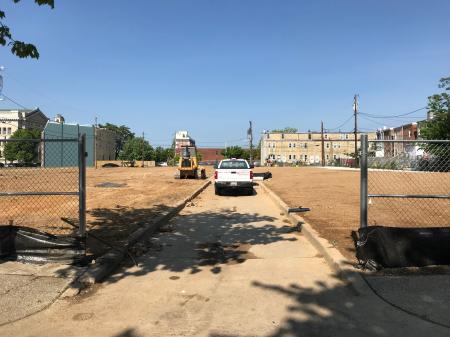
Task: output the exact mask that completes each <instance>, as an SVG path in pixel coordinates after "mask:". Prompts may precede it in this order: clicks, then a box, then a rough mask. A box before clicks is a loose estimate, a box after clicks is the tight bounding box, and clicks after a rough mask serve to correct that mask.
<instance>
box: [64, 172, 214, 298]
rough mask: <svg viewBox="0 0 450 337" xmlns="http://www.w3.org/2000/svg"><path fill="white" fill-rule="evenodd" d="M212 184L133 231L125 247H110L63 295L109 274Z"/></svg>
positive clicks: (74, 293) (206, 184)
mask: <svg viewBox="0 0 450 337" xmlns="http://www.w3.org/2000/svg"><path fill="white" fill-rule="evenodd" d="M210 184H211V179H208V180H207V181H206V182H205V183H204V184H203V185H202V186H200V187H199V188H198V189H197V190H195V192H194V193H192V194H191V195H190V196H189V197H187V198H185V199H184V200H183V201H181V202H179V203H178V204H177V205H176V206H175V207H173V208H172V209H171V210H170V211H166V212H162V213H161V215H159V216H158V217H156V218H155V219H154V221H153V222H152V223H151V224H147V225H145V226H143V227H141V228H139V229H137V230H136V231H134V232H133V233H131V234H130V236H129V237H128V240H127V243H126V244H125V246H124V248H125V249H123V250H120V251H119V250H118V249H110V250H108V251H107V252H106V253H105V254H103V255H102V256H100V257H99V258H97V259H96V261H95V263H94V264H92V265H90V266H89V267H88V269H87V270H86V271H85V272H84V273H83V274H82V275H81V276H80V277H78V278H77V279H76V280H75V281H74V282H73V285H72V288H70V287H69V289H67V290H66V291H65V292H64V293H63V294H62V296H63V297H64V296H69V297H70V296H74V295H77V294H78V292H79V291H80V290H81V289H82V288H84V287H86V286H90V285H92V284H95V283H98V282H100V281H102V280H103V279H105V278H106V277H107V276H109V275H110V274H111V273H112V272H113V271H114V270H115V269H116V268H117V267H118V266H119V264H120V263H121V262H122V260H123V259H124V258H125V256H126V255H127V254H126V250H127V249H128V248H129V247H131V246H133V245H134V244H135V243H136V242H138V241H139V240H140V239H141V238H142V237H143V236H144V235H148V234H153V233H154V232H156V231H157V230H158V228H159V227H161V225H162V224H164V223H166V222H167V221H168V220H170V219H171V218H172V217H173V216H175V215H176V214H178V213H179V212H180V211H181V210H182V209H183V208H184V207H185V206H186V204H187V203H188V202H189V201H191V200H193V199H194V198H196V197H197V196H198V195H199V194H200V193H201V192H203V191H204V190H205V189H206V188H207V187H208V186H209V185H210Z"/></svg>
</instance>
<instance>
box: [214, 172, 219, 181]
mask: <svg viewBox="0 0 450 337" xmlns="http://www.w3.org/2000/svg"><path fill="white" fill-rule="evenodd" d="M218 176H219V172H218V171H214V179H217V177H218Z"/></svg>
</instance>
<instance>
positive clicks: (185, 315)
mask: <svg viewBox="0 0 450 337" xmlns="http://www.w3.org/2000/svg"><path fill="white" fill-rule="evenodd" d="M293 188H295V187H294V186H293ZM256 192H257V193H256V194H255V195H253V196H234V195H229V196H221V197H218V196H215V195H214V193H213V188H212V187H209V188H208V189H207V190H206V191H205V192H203V193H202V194H201V195H200V197H199V198H198V199H196V200H195V201H194V202H193V203H192V204H189V205H188V207H186V208H185V209H184V210H183V211H182V212H181V213H180V215H178V216H176V217H175V218H173V219H172V221H171V222H170V223H169V224H167V225H166V226H164V228H163V229H162V231H161V232H160V233H158V235H156V236H154V237H151V238H148V239H146V240H145V242H144V244H141V245H139V246H138V247H137V249H136V250H135V253H136V254H137V255H140V254H143V255H142V256H140V257H138V258H137V262H138V264H139V265H138V266H133V265H128V266H127V265H124V266H123V267H122V268H120V269H119V270H117V272H116V273H115V274H114V275H112V276H111V277H110V278H109V279H108V280H107V281H105V282H104V283H103V284H102V285H100V286H96V287H94V288H93V289H92V290H90V291H89V292H87V293H85V294H83V295H81V296H79V297H78V298H75V299H60V300H58V301H57V302H56V303H55V304H54V305H52V306H51V307H50V308H49V309H47V310H45V311H43V312H41V313H38V314H36V315H33V316H30V317H28V318H25V319H23V320H21V321H18V322H15V323H12V324H9V325H6V326H3V327H0V335H1V336H30V337H31V336H33V337H39V336H45V337H50V336H64V337H72V336H97V337H102V336H108V337H119V336H122V337H137V336H210V337H219V336H220V337H231V336H346V337H348V336H363V335H364V336H402V335H405V336H407V335H408V336H448V335H449V332H450V330H448V329H446V328H443V327H439V326H436V325H433V324H431V323H427V322H425V321H423V320H420V319H417V318H414V317H413V316H411V315H408V314H406V313H404V312H402V311H401V310H397V309H395V308H393V307H392V306H389V305H388V304H386V303H385V302H383V301H382V300H380V299H379V298H378V297H376V296H375V295H374V294H373V293H372V292H370V291H368V292H367V294H359V295H358V294H356V293H355V292H354V291H353V290H352V288H349V287H347V286H345V285H344V284H343V283H342V282H341V281H340V280H339V278H337V277H336V276H335V275H334V274H333V272H332V271H331V270H330V269H329V267H328V265H327V264H326V263H325V261H324V259H323V258H322V257H321V256H320V254H318V253H317V251H316V250H315V249H314V248H313V246H312V245H311V244H310V243H309V242H308V241H307V240H306V239H305V238H304V237H303V236H302V235H301V234H299V233H298V232H296V231H295V230H294V229H293V227H292V226H291V225H290V224H289V223H288V222H287V220H286V219H285V217H284V215H283V214H280V211H279V210H278V209H277V208H276V207H275V206H274V204H273V203H272V202H271V201H270V200H269V199H268V197H267V196H266V195H264V193H263V192H262V191H261V190H259V189H257V190H256Z"/></svg>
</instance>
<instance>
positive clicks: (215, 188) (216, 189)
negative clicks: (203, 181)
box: [214, 186, 222, 195]
mask: <svg viewBox="0 0 450 337" xmlns="http://www.w3.org/2000/svg"><path fill="white" fill-rule="evenodd" d="M214 192H215V194H216V195H222V191H221V190H220V188H219V187H217V186H214Z"/></svg>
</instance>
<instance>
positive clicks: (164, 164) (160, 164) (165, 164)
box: [156, 161, 167, 167]
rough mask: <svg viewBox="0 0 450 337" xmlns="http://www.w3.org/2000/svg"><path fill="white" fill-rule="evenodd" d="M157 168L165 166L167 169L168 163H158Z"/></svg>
mask: <svg viewBox="0 0 450 337" xmlns="http://www.w3.org/2000/svg"><path fill="white" fill-rule="evenodd" d="M156 166H164V167H166V166H167V163H166V162H165V161H164V162H161V163H157V164H156Z"/></svg>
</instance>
